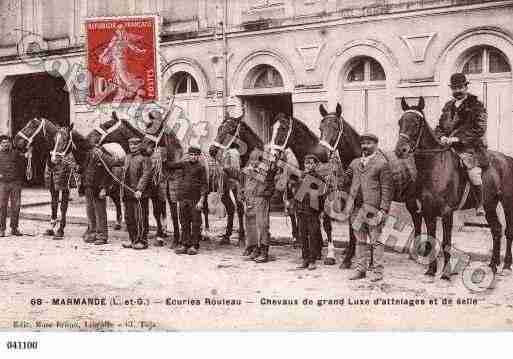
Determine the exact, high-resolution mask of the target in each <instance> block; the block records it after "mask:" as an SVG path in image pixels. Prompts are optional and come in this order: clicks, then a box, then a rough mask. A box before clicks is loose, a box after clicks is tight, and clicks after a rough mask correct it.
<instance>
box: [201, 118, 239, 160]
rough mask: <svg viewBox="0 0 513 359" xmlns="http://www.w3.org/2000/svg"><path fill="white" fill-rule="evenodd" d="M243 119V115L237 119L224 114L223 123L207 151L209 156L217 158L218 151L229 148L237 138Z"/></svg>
mask: <svg viewBox="0 0 513 359" xmlns="http://www.w3.org/2000/svg"><path fill="white" fill-rule="evenodd" d="M243 117H244V113H243V114H242V115H241V116H239V117H230V115H229V114H226V116H225V119H224V121H223V122H222V123H221V125H220V126H219V128H218V129H217V135H216V138H215V140H214V142H213V144H212V145H210V148H209V150H208V152H209V154H210V156H212V157H213V158H217V155H218V153H219V149H223V150H227V149H229V148H230V146H231V145H232V144H233V142H234V141H235V139H236V138H237V137H238V136H239V133H240V129H241V126H242V123H243V121H242V118H243Z"/></svg>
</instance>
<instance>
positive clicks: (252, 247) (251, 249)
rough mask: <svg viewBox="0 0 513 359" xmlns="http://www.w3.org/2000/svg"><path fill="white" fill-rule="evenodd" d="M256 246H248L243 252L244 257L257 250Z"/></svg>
mask: <svg viewBox="0 0 513 359" xmlns="http://www.w3.org/2000/svg"><path fill="white" fill-rule="evenodd" d="M255 248H256V246H248V247H246V248H245V249H244V252H242V256H243V257H249V256H250V255H251V253H253V251H254V250H255Z"/></svg>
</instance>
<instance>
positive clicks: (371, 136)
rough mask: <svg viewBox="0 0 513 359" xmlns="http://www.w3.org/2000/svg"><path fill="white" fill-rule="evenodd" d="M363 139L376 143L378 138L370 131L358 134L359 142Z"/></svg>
mask: <svg viewBox="0 0 513 359" xmlns="http://www.w3.org/2000/svg"><path fill="white" fill-rule="evenodd" d="M364 140H371V141H374V142H376V143H378V142H379V140H378V137H377V136H376V135H374V134H372V133H364V134H363V135H361V136H360V142H362V141H364Z"/></svg>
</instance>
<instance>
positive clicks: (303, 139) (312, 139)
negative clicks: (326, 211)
mask: <svg viewBox="0 0 513 359" xmlns="http://www.w3.org/2000/svg"><path fill="white" fill-rule="evenodd" d="M270 147H271V153H273V155H274V158H275V159H281V158H282V157H283V154H284V153H285V150H286V149H290V150H291V151H292V153H293V154H294V156H295V157H296V159H297V161H298V162H299V168H300V169H304V158H305V156H306V155H307V154H309V153H313V154H315V155H316V156H317V157H318V158H319V160H320V161H321V162H322V164H321V167H322V172H325V169H326V167H327V166H331V165H332V164H333V165H335V166H336V165H337V164H336V162H337V159H335V158H333V160H334V163H330V164H328V163H327V162H328V161H329V160H331V158H330V157H329V156H328V154H327V153H326V151H325V149H324V147H323V146H322V144H321V143H320V140H319V138H318V137H317V136H316V135H315V134H314V133H313V132H312V131H311V130H310V129H309V128H308V126H307V125H306V124H304V123H303V122H301V121H300V120H298V119H297V118H294V117H292V116H287V115H285V114H283V113H279V114H278V115H277V116H276V122H275V125H274V129H273V135H272V139H271V143H270ZM319 169H320V170H321V168H319ZM327 177H329V176H327ZM327 177H325V178H326V179H328V178H327ZM330 182H331V180H330ZM330 187H332V186H330ZM323 228H324V231H325V232H326V236H327V238H328V246H329V248H332V247H331V245H332V243H333V241H332V239H333V236H332V223H331V219H330V218H329V216H327V215H324V216H323ZM350 234H351V235H352V231H350ZM328 252H329V255H328V256H327V258H326V260H325V264H328V265H333V264H335V261H334V252H332V250H329V251H328Z"/></svg>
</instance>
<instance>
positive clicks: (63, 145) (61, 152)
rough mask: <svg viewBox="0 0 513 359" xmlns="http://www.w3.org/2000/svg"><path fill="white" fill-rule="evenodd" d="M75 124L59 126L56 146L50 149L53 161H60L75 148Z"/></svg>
mask: <svg viewBox="0 0 513 359" xmlns="http://www.w3.org/2000/svg"><path fill="white" fill-rule="evenodd" d="M72 131H73V124H70V125H69V126H63V127H59V128H58V129H57V132H56V133H55V137H54V146H53V149H52V150H51V151H50V159H51V161H52V163H54V164H57V163H59V162H60V161H61V160H62V158H63V157H64V156H66V155H67V154H68V153H69V151H71V150H72V149H73V148H74V146H75V145H74V143H73V134H72Z"/></svg>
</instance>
